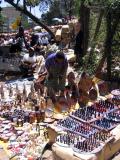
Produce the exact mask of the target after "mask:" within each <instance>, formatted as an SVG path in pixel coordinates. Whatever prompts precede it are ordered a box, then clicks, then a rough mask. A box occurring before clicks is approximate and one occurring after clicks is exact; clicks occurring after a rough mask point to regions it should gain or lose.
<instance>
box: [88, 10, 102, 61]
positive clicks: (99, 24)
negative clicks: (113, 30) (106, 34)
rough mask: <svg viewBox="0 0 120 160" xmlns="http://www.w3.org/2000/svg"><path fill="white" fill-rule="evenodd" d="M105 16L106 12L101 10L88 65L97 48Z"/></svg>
mask: <svg viewBox="0 0 120 160" xmlns="http://www.w3.org/2000/svg"><path fill="white" fill-rule="evenodd" d="M103 15H104V11H103V10H101V11H100V14H99V17H98V21H97V25H96V29H95V33H94V37H93V40H92V44H91V50H90V53H89V58H88V63H89V62H90V61H91V58H92V54H93V52H94V49H95V46H96V41H97V37H98V34H99V30H100V27H101V23H102V18H103Z"/></svg>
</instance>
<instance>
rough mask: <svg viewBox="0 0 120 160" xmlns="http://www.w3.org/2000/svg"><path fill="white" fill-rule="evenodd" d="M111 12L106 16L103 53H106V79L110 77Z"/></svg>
mask: <svg viewBox="0 0 120 160" xmlns="http://www.w3.org/2000/svg"><path fill="white" fill-rule="evenodd" d="M111 21H112V20H111V13H108V15H107V17H106V23H107V37H106V43H105V48H106V50H105V53H106V55H107V77H108V80H110V79H111V46H112V36H111Z"/></svg>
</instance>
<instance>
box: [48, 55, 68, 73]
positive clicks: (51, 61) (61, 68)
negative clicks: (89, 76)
mask: <svg viewBox="0 0 120 160" xmlns="http://www.w3.org/2000/svg"><path fill="white" fill-rule="evenodd" d="M56 54H57V53H52V54H51V55H49V56H48V57H47V59H46V63H45V67H46V69H47V70H48V71H53V70H57V69H58V72H60V73H59V74H62V75H63V74H64V73H65V72H66V71H67V68H68V61H67V58H66V56H65V59H64V61H63V62H61V63H58V62H57V61H56V60H55V59H56ZM53 72H54V71H53Z"/></svg>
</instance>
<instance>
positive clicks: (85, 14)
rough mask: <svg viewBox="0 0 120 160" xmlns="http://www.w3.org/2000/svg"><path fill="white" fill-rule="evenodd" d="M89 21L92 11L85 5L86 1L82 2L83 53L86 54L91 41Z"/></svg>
mask: <svg viewBox="0 0 120 160" xmlns="http://www.w3.org/2000/svg"><path fill="white" fill-rule="evenodd" d="M89 20H90V9H89V8H87V7H86V6H85V5H84V1H82V2H81V6H80V22H81V25H82V30H83V34H84V39H83V53H84V54H86V52H87V48H88V41H89Z"/></svg>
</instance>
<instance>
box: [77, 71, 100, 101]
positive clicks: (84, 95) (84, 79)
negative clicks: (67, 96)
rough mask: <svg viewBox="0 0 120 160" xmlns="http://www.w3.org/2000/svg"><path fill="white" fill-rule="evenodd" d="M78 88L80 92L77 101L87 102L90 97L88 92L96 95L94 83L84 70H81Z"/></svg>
mask: <svg viewBox="0 0 120 160" xmlns="http://www.w3.org/2000/svg"><path fill="white" fill-rule="evenodd" d="M92 88H95V89H92ZM78 89H79V94H80V98H79V102H83V103H87V102H88V101H89V99H91V95H90V93H91V94H94V96H97V95H96V92H97V91H96V86H95V83H94V82H93V79H92V78H91V77H89V76H88V75H87V74H86V73H85V72H83V73H82V75H81V79H80V81H79V83H78ZM93 92H94V93H93ZM92 96H93V95H92ZM96 98H97V97H96Z"/></svg>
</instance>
